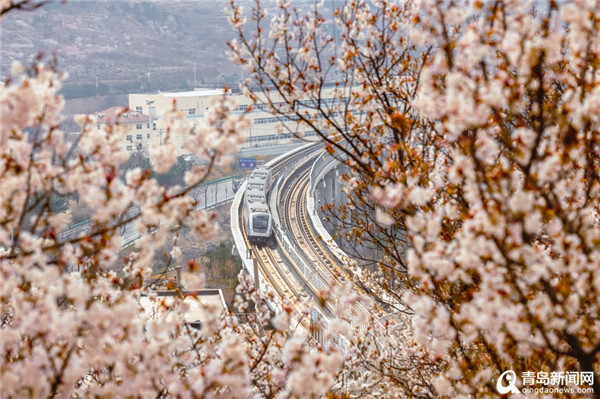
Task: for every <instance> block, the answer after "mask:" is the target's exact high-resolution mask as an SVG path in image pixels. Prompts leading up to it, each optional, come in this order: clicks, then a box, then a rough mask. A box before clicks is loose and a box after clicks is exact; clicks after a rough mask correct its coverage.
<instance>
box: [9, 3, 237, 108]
mask: <svg viewBox="0 0 600 399" xmlns="http://www.w3.org/2000/svg"><path fill="white" fill-rule="evenodd" d="M226 6H227V2H225V1H217V2H215V1H209V0H197V1H194V2H191V1H177V2H175V1H158V2H142V1H128V2H123V1H70V2H67V3H66V4H62V3H60V2H57V3H53V4H50V5H46V6H44V7H42V8H41V9H39V10H37V11H35V12H14V13H12V14H9V16H8V17H6V18H5V19H4V20H3V21H2V22H0V43H1V44H0V73H1V76H6V74H7V73H8V71H9V68H10V65H11V64H12V62H13V61H14V60H20V61H23V62H27V61H30V60H31V59H33V57H34V56H35V54H36V53H37V52H38V51H40V50H41V51H43V52H44V53H47V54H53V53H55V54H56V55H57V59H58V63H59V68H61V70H64V71H66V72H68V74H69V79H68V81H67V82H66V85H65V86H66V87H65V94H66V95H67V96H68V97H82V96H86V95H88V96H89V95H96V94H119V93H127V92H132V91H145V90H156V89H161V90H172V89H190V88H192V87H193V86H194V67H195V70H196V82H197V83H196V84H197V85H200V84H203V85H207V84H208V85H210V84H218V83H222V82H224V81H234V80H237V79H239V74H240V72H239V70H238V69H237V68H236V67H235V66H233V65H232V64H231V63H230V62H229V61H228V59H227V56H226V54H225V51H226V49H227V47H226V42H227V40H230V39H231V38H232V31H231V28H230V27H229V25H228V23H227V10H226ZM96 76H97V78H98V86H96Z"/></svg>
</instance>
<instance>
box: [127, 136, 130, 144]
mask: <svg viewBox="0 0 600 399" xmlns="http://www.w3.org/2000/svg"><path fill="white" fill-rule="evenodd" d="M127 141H129V142H130V143H131V134H129V135H127Z"/></svg>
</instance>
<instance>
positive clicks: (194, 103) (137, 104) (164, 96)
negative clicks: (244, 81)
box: [129, 89, 315, 155]
mask: <svg viewBox="0 0 600 399" xmlns="http://www.w3.org/2000/svg"><path fill="white" fill-rule="evenodd" d="M223 95H224V92H223V90H220V89H216V90H210V89H196V90H194V91H185V92H176V93H155V94H130V95H129V108H131V109H132V110H136V111H137V112H140V113H144V114H147V115H150V117H151V119H152V120H153V122H154V124H155V126H156V132H155V136H154V137H153V138H152V140H153V141H152V145H153V146H154V145H160V142H161V136H162V134H163V133H164V129H165V124H164V121H163V119H162V115H164V113H165V112H166V111H168V110H170V109H173V107H176V109H177V110H178V111H180V112H183V113H184V115H186V118H189V119H200V118H203V117H204V116H205V114H206V112H207V111H208V109H209V107H210V105H211V103H212V102H213V101H215V99H216V97H218V96H223ZM229 96H231V99H233V100H234V102H235V103H236V104H237V106H236V108H235V109H233V110H232V112H233V113H238V114H241V113H243V112H245V111H247V110H248V107H249V106H250V105H251V104H252V100H251V99H250V98H248V97H247V96H244V95H242V94H229ZM248 118H249V119H250V121H251V124H250V127H249V128H248V129H246V130H245V131H244V132H242V134H243V135H244V136H245V137H246V142H245V144H244V146H243V147H257V146H269V145H277V144H288V143H290V142H292V141H294V140H298V139H297V136H300V137H302V138H308V139H311V138H314V136H315V134H314V131H312V130H311V129H309V128H306V127H304V126H301V125H299V124H294V122H293V120H294V119H293V118H291V119H286V118H285V117H282V116H274V115H273V114H271V113H270V112H269V111H268V110H267V106H266V104H257V105H252V108H251V111H250V112H249V113H248ZM283 121H285V122H286V124H287V125H288V126H289V125H290V124H291V125H294V129H293V130H294V134H292V133H291V132H289V131H283V132H278V129H277V125H279V124H280V122H283ZM181 151H182V153H180V154H178V155H184V153H183V149H181Z"/></svg>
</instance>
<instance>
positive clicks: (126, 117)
mask: <svg viewBox="0 0 600 399" xmlns="http://www.w3.org/2000/svg"><path fill="white" fill-rule="evenodd" d="M96 120H97V122H98V123H119V124H127V123H143V122H148V121H149V120H150V117H149V116H148V115H146V114H143V113H141V112H136V111H132V110H131V109H129V108H128V107H111V108H108V109H105V110H104V111H100V112H96Z"/></svg>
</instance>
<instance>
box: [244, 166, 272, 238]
mask: <svg viewBox="0 0 600 399" xmlns="http://www.w3.org/2000/svg"><path fill="white" fill-rule="evenodd" d="M270 187H271V171H270V170H269V169H266V168H258V169H256V170H254V171H253V172H252V174H251V175H250V177H249V178H248V184H247V185H246V191H245V192H244V212H243V216H244V226H245V228H246V235H247V237H248V240H249V241H250V243H251V244H257V245H264V244H266V243H268V242H269V241H270V240H271V238H272V236H273V218H272V217H271V212H270V211H269V204H268V192H269V188H270Z"/></svg>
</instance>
